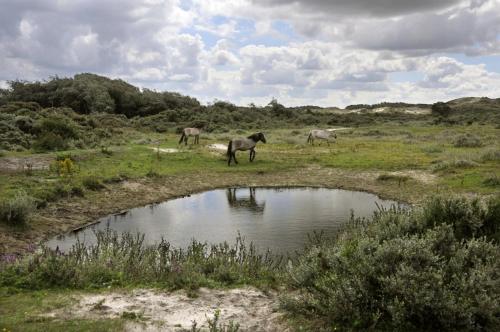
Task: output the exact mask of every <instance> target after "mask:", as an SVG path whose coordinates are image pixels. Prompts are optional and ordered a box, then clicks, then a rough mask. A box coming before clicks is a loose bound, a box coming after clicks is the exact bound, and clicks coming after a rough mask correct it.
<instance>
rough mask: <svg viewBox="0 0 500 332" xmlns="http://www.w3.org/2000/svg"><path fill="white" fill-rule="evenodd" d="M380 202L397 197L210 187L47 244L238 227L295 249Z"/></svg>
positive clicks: (221, 232)
mask: <svg viewBox="0 0 500 332" xmlns="http://www.w3.org/2000/svg"><path fill="white" fill-rule="evenodd" d="M377 204H378V205H379V206H383V207H390V206H391V205H393V204H396V205H397V202H394V201H390V200H382V199H380V198H379V197H378V196H376V195H373V194H369V193H365V192H357V191H348V190H340V189H323V188H279V189H277V188H273V189H270V188H228V189H217V190H212V191H207V192H203V193H199V194H195V195H191V196H188V197H183V198H177V199H172V200H169V201H166V202H163V203H159V204H152V205H148V206H145V207H139V208H134V209H131V210H129V211H128V212H126V213H125V214H120V215H111V216H108V217H105V218H102V219H100V220H99V222H98V223H96V224H94V225H92V226H89V227H87V228H84V229H81V230H79V231H76V232H72V233H69V234H67V235H64V236H58V237H56V238H53V239H51V240H50V241H48V242H47V243H46V244H47V245H48V246H49V247H51V248H54V249H55V248H56V247H59V249H60V250H61V251H67V250H68V249H69V248H71V246H72V245H73V244H74V243H75V242H76V239H77V237H79V239H80V240H81V241H84V242H85V243H93V242H94V241H95V235H94V232H95V231H96V230H105V229H106V228H108V227H109V228H110V229H112V230H115V231H117V232H118V233H121V232H125V231H127V232H133V233H136V232H140V233H144V234H145V239H146V242H147V243H155V242H158V241H160V240H161V238H162V237H163V238H164V239H166V240H168V241H169V242H170V243H171V244H172V245H174V246H176V247H186V246H187V245H188V244H189V243H190V241H191V240H192V239H193V238H194V239H196V240H198V241H201V242H205V241H206V242H208V243H220V242H223V241H228V242H229V243H234V241H235V239H236V237H237V235H238V232H240V234H241V235H242V236H243V237H244V238H245V240H246V242H247V243H249V242H250V241H251V242H253V243H254V244H255V245H256V246H257V247H258V248H259V249H260V250H262V251H263V250H265V249H267V248H269V249H271V250H272V251H273V252H274V253H282V254H284V253H287V252H289V253H293V252H294V251H295V250H300V249H302V248H303V245H304V244H305V243H306V241H307V234H308V233H312V232H313V231H324V232H325V233H326V234H334V233H335V232H336V231H338V229H339V227H341V226H342V225H343V224H344V223H346V222H347V221H349V219H350V215H351V211H353V212H354V214H355V215H356V216H358V217H369V216H371V215H372V213H373V212H374V211H375V210H377Z"/></svg>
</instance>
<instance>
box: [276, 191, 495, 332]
mask: <svg viewBox="0 0 500 332" xmlns="http://www.w3.org/2000/svg"><path fill="white" fill-rule="evenodd" d="M499 220H500V199H498V198H497V199H493V200H491V201H490V202H489V203H488V204H487V206H484V205H483V204H481V203H480V202H479V201H478V200H473V201H467V200H465V199H439V198H436V199H433V200H431V201H430V202H428V203H427V204H426V205H425V206H424V207H423V208H422V209H418V210H415V211H413V212H411V211H405V210H398V209H395V208H393V209H390V210H382V211H380V212H377V213H376V214H375V215H374V217H373V220H372V221H371V222H367V221H366V220H360V219H355V220H353V221H352V222H351V224H350V225H349V226H348V227H347V229H346V230H345V232H343V233H342V234H340V235H339V236H338V237H337V238H336V239H324V238H318V239H316V240H315V242H313V243H311V245H310V246H309V248H308V249H307V250H306V251H305V253H304V254H303V255H301V256H300V257H299V259H298V260H297V262H296V263H295V264H294V265H292V266H290V267H289V285H290V286H291V287H293V288H294V289H296V292H294V293H293V294H294V295H293V296H287V297H285V298H284V301H283V306H284V308H285V309H287V310H288V311H289V312H290V313H291V314H293V315H294V316H295V317H300V316H302V317H304V318H305V320H306V321H309V322H311V325H313V328H312V330H322V329H324V330H325V331H326V330H332V329H333V327H335V328H336V327H340V328H341V329H345V330H352V329H356V330H365V329H377V330H383V331H385V330H396V331H409V330H411V331H413V330H424V331H429V330H432V331H436V330H439V331H443V330H448V331H455V330H489V331H495V330H498V328H500V278H499V271H500V250H499V249H500V247H499V242H498V241H499V227H500V223H499V222H498V221H499Z"/></svg>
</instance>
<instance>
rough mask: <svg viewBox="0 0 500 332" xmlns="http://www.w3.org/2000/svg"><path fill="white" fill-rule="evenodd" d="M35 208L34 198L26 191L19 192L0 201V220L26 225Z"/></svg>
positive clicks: (11, 223)
mask: <svg viewBox="0 0 500 332" xmlns="http://www.w3.org/2000/svg"><path fill="white" fill-rule="evenodd" d="M34 209H35V201H34V199H33V198H32V197H30V196H28V195H26V193H24V192H19V193H17V194H16V196H14V198H12V199H10V200H5V201H2V202H0V222H3V223H6V224H9V225H17V226H19V225H24V224H25V223H26V222H27V221H28V219H29V215H30V214H31V212H33V210H34Z"/></svg>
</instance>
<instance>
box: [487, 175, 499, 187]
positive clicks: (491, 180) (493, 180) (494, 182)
mask: <svg viewBox="0 0 500 332" xmlns="http://www.w3.org/2000/svg"><path fill="white" fill-rule="evenodd" d="M483 184H484V185H485V186H488V187H500V178H498V176H496V175H493V176H490V177H488V178H486V179H484V181H483Z"/></svg>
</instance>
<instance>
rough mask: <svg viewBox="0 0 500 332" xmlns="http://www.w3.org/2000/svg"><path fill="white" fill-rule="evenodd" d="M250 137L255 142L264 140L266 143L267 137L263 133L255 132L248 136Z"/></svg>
mask: <svg viewBox="0 0 500 332" xmlns="http://www.w3.org/2000/svg"><path fill="white" fill-rule="evenodd" d="M248 138H250V139H251V140H253V141H254V142H258V141H262V143H266V138H265V137H264V134H263V133H255V134H252V135H250V136H248Z"/></svg>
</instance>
